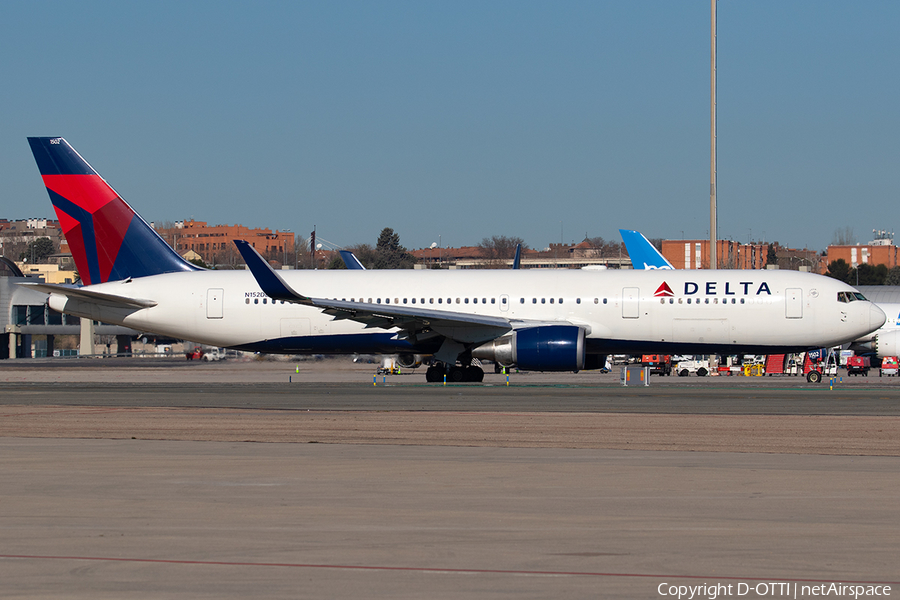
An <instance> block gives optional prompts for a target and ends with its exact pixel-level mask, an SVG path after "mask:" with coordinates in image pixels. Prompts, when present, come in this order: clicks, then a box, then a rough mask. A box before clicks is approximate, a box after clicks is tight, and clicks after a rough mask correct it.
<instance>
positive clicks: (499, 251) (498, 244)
mask: <svg viewBox="0 0 900 600" xmlns="http://www.w3.org/2000/svg"><path fill="white" fill-rule="evenodd" d="M519 244H521V245H522V249H523V250H524V249H525V248H527V247H528V246H526V245H525V241H524V240H523V239H522V238H520V237H507V236H505V235H494V236H491V237H489V238H484V239H483V240H481V243H479V244H478V252H479V253H480V254H481V257H482V258H483V259H484V266H486V267H489V268H497V267H498V266H500V265H501V264H503V263H504V262H505V261H507V260H511V259H513V258H515V256H516V246H517V245H519Z"/></svg>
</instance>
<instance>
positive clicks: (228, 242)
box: [151, 219, 294, 265]
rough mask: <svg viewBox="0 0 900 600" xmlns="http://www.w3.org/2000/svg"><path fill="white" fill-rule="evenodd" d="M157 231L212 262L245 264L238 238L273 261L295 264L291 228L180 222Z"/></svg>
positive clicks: (177, 248)
mask: <svg viewBox="0 0 900 600" xmlns="http://www.w3.org/2000/svg"><path fill="white" fill-rule="evenodd" d="M151 226H153V228H154V229H156V232H157V233H158V234H159V235H160V236H161V237H162V238H163V239H164V240H166V242H167V243H168V244H169V245H170V246H172V248H174V249H175V251H176V252H178V253H179V254H184V253H185V252H188V251H189V250H193V251H194V252H196V253H197V254H199V255H200V256H201V257H202V258H203V261H204V262H205V263H207V264H209V265H217V264H232V265H233V264H236V263H242V262H243V260H242V259H241V258H240V254H239V253H238V251H237V247H236V246H235V245H234V240H245V241H247V242H249V243H250V245H251V246H253V247H254V248H256V251H257V252H259V253H260V254H262V255H263V256H264V257H266V258H267V259H269V260H276V261H278V262H280V263H285V262H287V263H289V264H292V263H293V260H294V234H293V232H290V231H277V230H276V231H275V232H274V233H273V232H272V230H271V229H263V228H256V229H251V228H249V227H244V226H243V225H212V226H210V225H208V224H207V223H206V222H205V221H195V220H194V219H191V220H189V221H178V222H176V223H174V224H173V226H172V227H165V228H163V227H156V226H154V225H153V224H152V223H151Z"/></svg>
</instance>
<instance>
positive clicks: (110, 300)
mask: <svg viewBox="0 0 900 600" xmlns="http://www.w3.org/2000/svg"><path fill="white" fill-rule="evenodd" d="M18 285H22V286H25V287H29V288H31V289H33V290H38V291H40V292H46V293H48V294H56V295H57V296H65V297H67V298H75V299H77V300H82V301H85V302H91V303H93V304H99V305H102V306H111V307H113V308H151V307H153V306H156V304H157V303H156V302H155V301H153V300H142V299H140V298H128V297H126V296H118V295H116V294H107V293H106V292H96V291H94V290H87V289H85V288H76V287H68V286H65V285H58V284H55V283H20V284H18Z"/></svg>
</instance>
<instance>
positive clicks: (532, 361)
mask: <svg viewBox="0 0 900 600" xmlns="http://www.w3.org/2000/svg"><path fill="white" fill-rule="evenodd" d="M472 357H473V358H484V359H487V360H493V361H495V362H497V363H500V364H501V365H503V366H512V365H516V366H518V367H519V368H520V369H522V370H525V371H580V370H582V369H583V368H584V329H582V328H581V327H576V326H574V325H540V326H538V327H528V328H526V329H517V330H515V331H513V332H512V334H510V335H505V336H503V337H501V338H497V339H496V340H493V341H491V342H488V343H487V344H483V345H481V346H479V347H478V348H475V349H474V350H473V351H472Z"/></svg>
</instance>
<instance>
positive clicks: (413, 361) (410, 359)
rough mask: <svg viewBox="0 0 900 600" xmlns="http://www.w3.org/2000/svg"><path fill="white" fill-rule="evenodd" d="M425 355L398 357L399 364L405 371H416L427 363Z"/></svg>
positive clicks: (403, 355) (402, 355)
mask: <svg viewBox="0 0 900 600" xmlns="http://www.w3.org/2000/svg"><path fill="white" fill-rule="evenodd" d="M426 356H427V355H424V354H405V353H404V354H401V355H399V356H397V364H398V365H400V366H401V367H402V368H404V369H415V368H416V367H419V366H421V365H422V363H423V362H425V357H426Z"/></svg>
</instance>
